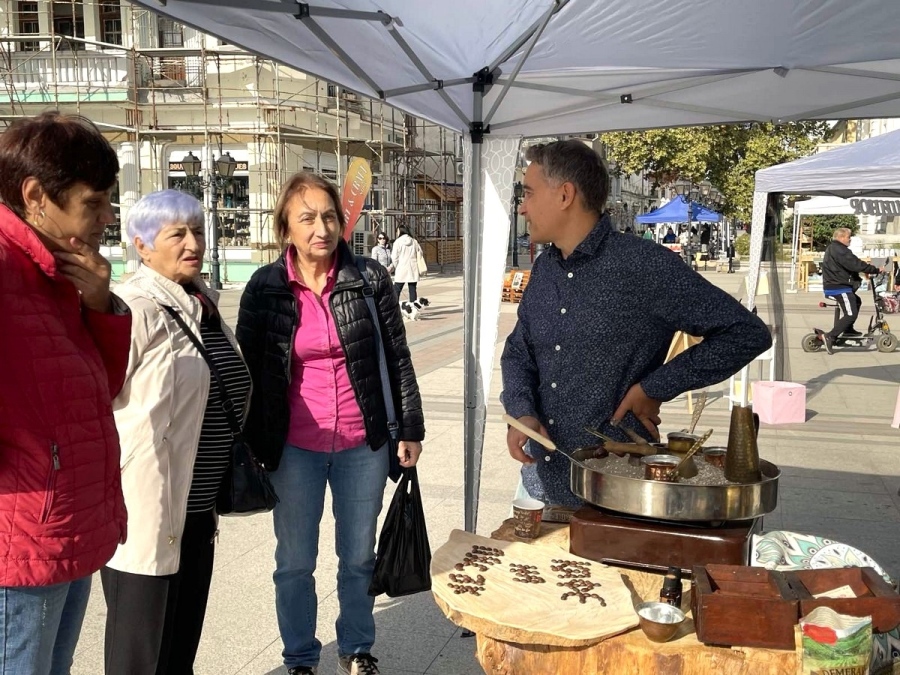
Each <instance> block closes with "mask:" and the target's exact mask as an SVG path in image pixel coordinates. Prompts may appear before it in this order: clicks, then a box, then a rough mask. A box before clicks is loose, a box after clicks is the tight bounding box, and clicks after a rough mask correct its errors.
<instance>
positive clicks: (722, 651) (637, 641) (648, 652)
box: [438, 520, 800, 675]
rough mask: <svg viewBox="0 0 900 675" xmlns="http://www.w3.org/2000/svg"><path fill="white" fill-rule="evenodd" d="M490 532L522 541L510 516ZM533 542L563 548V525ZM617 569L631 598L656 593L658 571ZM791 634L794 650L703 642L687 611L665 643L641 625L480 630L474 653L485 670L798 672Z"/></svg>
mask: <svg viewBox="0 0 900 675" xmlns="http://www.w3.org/2000/svg"><path fill="white" fill-rule="evenodd" d="M491 537H492V538H493V539H499V540H503V541H521V540H519V539H517V538H516V537H515V534H514V533H513V527H512V521H511V520H507V521H505V522H504V523H503V525H502V526H501V527H500V528H499V529H498V530H497V531H496V532H494V533H493V534H492V535H491ZM534 545H536V546H548V547H551V548H556V549H560V550H561V551H566V552H568V550H569V530H568V526H567V525H557V524H551V523H543V524H542V525H541V535H540V537H538V539H536V540H534ZM620 571H621V572H622V573H623V575H624V576H625V577H626V585H628V586H629V588H630V590H631V591H632V599H633V601H634V603H635V604H638V603H640V602H642V601H644V600H658V599H659V589H660V587H661V586H662V576H661V575H658V574H652V573H648V572H635V571H631V570H620ZM438 604H439V605H440V603H438ZM689 607H690V593H688V592H685V593H684V599H683V601H682V609H684V610H685V611H688V610H689ZM451 618H452V617H451ZM795 637H796V638H797V645H798V648H797V649H796V650H795V651H778V650H771V649H749V648H739V649H733V648H727V647H708V646H706V645H703V644H701V643H700V642H698V641H697V637H696V635H695V634H694V624H693V621H692V620H691V618H690V616H689V617H688V620H687V621H685V622H684V625H682V627H681V629H680V631H679V632H678V633H677V634H676V635H675V637H674V638H673V639H672V640H670V641H669V642H666V643H664V644H657V643H654V642H650V640H648V639H647V637H646V636H645V635H644V634H643V632H642V631H641V630H640V629H635V630H632V631H630V632H627V633H624V634H622V635H616V636H615V637H611V638H609V639H606V640H603V641H601V642H597V643H596V644H592V645H588V646H581V647H562V646H551V645H544V644H535V643H529V642H528V641H526V640H516V639H515V636H514V635H512V634H510V635H509V639H507V640H498V639H494V638H490V637H486V636H485V635H483V634H480V633H479V634H477V647H476V657H477V658H478V662H479V663H480V664H481V667H482V668H484V671H485V673H488V675H560V674H568V673H591V674H592V675H593V674H596V675H624V674H630V673H640V674H641V675H648V674H650V675H652V674H659V675H688V674H690V675H796V674H797V673H799V672H800V651H799V633H797V634H796V636H795Z"/></svg>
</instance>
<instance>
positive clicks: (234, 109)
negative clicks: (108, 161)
mask: <svg viewBox="0 0 900 675" xmlns="http://www.w3.org/2000/svg"><path fill="white" fill-rule="evenodd" d="M0 85H2V86H0V131H2V129H3V128H4V127H5V125H6V124H8V123H9V122H10V121H12V120H14V119H16V118H18V117H22V116H31V115H34V114H36V113H38V112H41V111H44V110H48V109H58V110H60V111H63V112H67V113H77V114H80V115H83V116H85V117H87V118H88V119H90V120H91V121H93V122H94V123H95V124H97V125H98V127H99V128H100V129H101V130H102V131H103V133H104V134H105V135H106V136H107V138H108V139H109V140H110V142H111V143H112V144H113V146H114V147H115V148H116V151H117V153H118V156H119V161H120V164H121V172H120V174H119V182H118V186H117V188H116V191H115V195H114V196H115V201H116V203H117V204H118V207H119V215H120V218H119V220H120V222H122V221H123V220H124V218H125V217H126V216H127V213H128V209H129V208H130V207H131V206H132V205H133V204H134V203H135V202H136V201H137V199H139V198H140V196H141V195H143V194H147V193H148V192H152V191H154V190H159V189H164V188H176V189H181V190H186V191H189V192H192V193H194V194H196V195H197V196H198V198H200V199H202V200H203V201H204V202H205V204H206V206H207V208H209V207H211V206H212V203H211V194H212V192H213V191H212V190H211V189H210V185H209V183H210V181H211V180H212V179H214V178H215V176H214V175H211V173H212V172H214V166H215V160H216V159H217V158H218V157H220V156H222V155H223V154H224V153H228V154H230V155H231V157H232V158H233V159H234V160H235V161H236V170H235V172H234V176H233V177H232V178H231V179H229V180H227V181H225V180H219V182H218V185H217V188H219V189H217V190H215V192H216V193H217V199H216V206H217V209H216V211H217V213H218V228H219V229H218V232H219V240H220V250H219V258H220V260H222V270H223V275H224V278H225V279H226V280H228V281H237V282H240V281H245V280H246V279H247V278H249V275H250V274H252V272H253V270H255V269H256V268H257V267H258V266H259V265H260V264H263V263H266V262H269V261H271V260H272V259H274V257H276V256H277V255H278V254H279V253H280V250H281V242H277V241H274V239H273V236H272V227H271V226H272V212H273V209H274V206H275V201H276V199H277V195H278V190H279V188H280V186H281V184H282V183H283V182H284V181H285V179H286V178H287V177H288V176H290V175H291V174H292V173H294V172H296V171H300V170H310V171H316V172H318V173H321V174H323V175H325V176H327V177H329V178H331V179H332V180H333V181H335V182H336V183H337V184H338V185H339V186H340V185H341V183H342V181H343V178H344V174H345V172H346V171H347V167H348V165H349V163H350V162H351V161H352V159H353V158H354V157H363V158H365V159H366V160H368V161H369V163H370V166H371V168H372V174H373V181H372V190H371V192H370V193H369V197H368V199H367V203H366V205H365V208H364V211H363V215H362V216H361V218H360V219H359V221H358V222H357V223H356V227H355V230H354V233H353V238H352V240H351V243H352V244H353V246H354V248H355V249H356V250H357V251H358V252H361V253H363V252H366V251H367V250H368V247H369V246H370V245H371V242H372V240H373V237H372V233H373V232H374V231H375V230H376V229H383V230H385V231H387V232H388V233H389V236H393V232H394V230H395V228H396V226H397V225H400V224H403V225H407V226H408V227H410V228H411V229H412V231H413V232H414V233H415V234H416V236H417V237H418V238H420V239H421V240H424V241H423V244H424V246H423V248H425V251H426V255H428V256H429V258H430V259H431V262H433V263H438V264H449V263H455V262H458V261H459V260H461V251H462V247H461V243H460V239H461V223H460V218H461V215H460V214H461V213H462V210H461V208H460V202H461V199H462V189H461V183H462V174H461V170H460V165H459V162H460V160H461V151H460V147H461V146H460V140H459V137H458V136H457V135H455V134H453V133H452V132H450V131H448V130H446V129H443V128H440V127H437V126H436V125H433V124H429V123H426V122H424V121H422V120H418V119H416V118H413V117H411V116H408V115H405V114H404V113H402V112H400V111H397V110H395V109H393V108H391V107H390V106H387V105H384V104H382V103H380V102H378V101H372V100H368V99H365V98H363V97H360V96H358V95H356V94H354V93H353V92H350V91H345V90H343V89H341V88H339V87H337V86H335V85H332V84H329V83H327V82H325V81H322V80H319V79H317V78H315V77H312V76H309V75H306V74H303V73H300V72H298V71H295V70H292V69H289V68H286V67H284V66H280V65H278V64H276V63H274V62H273V61H271V60H267V59H262V58H259V57H256V56H253V55H250V54H247V53H246V52H244V51H242V50H240V49H238V48H235V47H233V46H230V45H227V44H223V43H222V42H221V41H219V40H218V39H216V38H213V37H211V36H208V35H205V34H203V33H200V32H198V31H196V30H194V29H192V28H189V27H187V26H182V25H180V24H178V23H177V22H174V21H172V20H171V19H168V18H166V17H162V16H159V15H157V14H155V13H154V12H151V11H149V10H147V9H144V8H141V7H137V6H134V5H131V4H129V3H127V2H124V1H121V0H93V1H91V2H86V1H83V0H67V1H65V2H50V1H47V0H27V1H26V0H0ZM188 153H192V154H193V155H194V156H195V157H197V158H199V159H200V160H201V161H202V170H201V176H200V178H201V179H202V180H200V181H198V180H197V179H192V178H191V177H189V176H187V175H186V174H185V172H184V166H183V164H182V159H184V158H185V156H186V155H187V154H188ZM210 227H212V223H211V222H210ZM125 243H126V242H124V238H123V233H122V231H121V227H120V226H118V225H117V226H115V227H111V228H110V229H109V230H108V232H107V237H106V241H105V244H106V246H105V248H104V253H105V254H106V255H107V256H108V257H109V258H110V259H111V260H112V261H113V264H114V270H115V272H116V273H117V274H121V273H123V272H125V271H128V270H129V269H133V267H134V264H135V263H134V260H133V255H132V253H131V252H130V250H129V249H128V248H127V247H126V246H125Z"/></svg>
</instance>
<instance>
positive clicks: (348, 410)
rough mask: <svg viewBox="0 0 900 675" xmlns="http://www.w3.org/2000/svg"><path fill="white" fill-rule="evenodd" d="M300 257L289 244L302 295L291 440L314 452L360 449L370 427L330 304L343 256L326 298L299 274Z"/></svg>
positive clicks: (295, 287)
mask: <svg viewBox="0 0 900 675" xmlns="http://www.w3.org/2000/svg"><path fill="white" fill-rule="evenodd" d="M296 255H297V253H296V251H295V249H294V247H293V246H291V247H290V248H288V252H287V256H286V262H287V273H288V285H289V286H290V287H291V290H292V291H293V292H294V297H296V298H297V311H298V313H299V315H300V322H299V324H298V326H297V333H296V335H295V336H294V345H293V350H292V353H291V383H290V386H289V388H288V403H289V406H290V411H291V422H290V426H289V427H288V437H287V440H288V443H290V444H291V445H293V446H296V447H298V448H303V449H304V450H312V451H314V452H331V451H334V452H338V451H340V450H347V449H348V448H356V447H358V446H360V445H363V444H364V443H365V442H366V426H365V423H364V421H363V416H362V411H361V410H360V409H359V404H358V403H357V402H356V395H355V394H354V393H353V385H352V384H351V383H350V375H349V374H348V373H347V359H346V357H345V356H344V349H343V347H341V341H340V338H338V332H337V326H336V325H335V323H334V317H332V315H331V309H330V307H329V305H328V299H329V298H330V297H331V291H332V290H333V289H334V282H335V277H336V275H337V255H335V263H334V264H333V265H332V266H331V269H330V270H329V271H328V280H327V281H326V282H325V288H324V289H323V290H322V297H321V298H320V297H318V296H316V294H315V293H313V292H312V291H311V290H310V289H309V288H307V287H306V286H305V285H304V283H303V281H302V280H301V279H298V278H297V275H296V273H295V272H294V258H295V256H296Z"/></svg>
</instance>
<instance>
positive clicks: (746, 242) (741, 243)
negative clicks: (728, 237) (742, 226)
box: [734, 233, 750, 258]
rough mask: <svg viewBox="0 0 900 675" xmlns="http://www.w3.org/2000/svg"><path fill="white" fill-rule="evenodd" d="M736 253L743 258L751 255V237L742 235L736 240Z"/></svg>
mask: <svg viewBox="0 0 900 675" xmlns="http://www.w3.org/2000/svg"><path fill="white" fill-rule="evenodd" d="M734 252H735V253H737V254H738V255H739V256H741V257H742V258H746V257H747V256H748V255H750V235H749V234H746V233H745V234H742V235H741V236H739V237H737V238H736V239H735V240H734Z"/></svg>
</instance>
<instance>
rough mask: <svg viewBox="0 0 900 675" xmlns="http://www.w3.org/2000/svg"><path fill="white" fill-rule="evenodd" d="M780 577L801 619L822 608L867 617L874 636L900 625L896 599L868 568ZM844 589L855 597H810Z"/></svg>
mask: <svg viewBox="0 0 900 675" xmlns="http://www.w3.org/2000/svg"><path fill="white" fill-rule="evenodd" d="M783 574H784V578H785V580H786V581H787V583H788V585H789V586H790V587H791V590H793V591H794V594H795V595H796V596H797V599H798V600H799V601H800V616H801V617H803V616H806V615H807V614H809V613H810V612H811V611H813V610H814V609H815V608H816V607H823V606H824V607H830V608H831V609H833V610H834V611H835V612H838V613H839V614H848V615H850V616H871V617H872V630H873V631H875V632H876V633H887V632H888V631H891V630H894V628H896V627H897V626H898V625H900V595H897V592H896V591H894V589H893V588H891V586H890V585H889V584H888V583H887V582H886V581H885V580H884V579H883V578H882V577H881V575H880V574H878V572H876V571H875V570H874V569H872V568H871V567H845V568H839V569H822V570H798V571H796V572H784V573H783ZM844 586H849V587H850V590H851V591H852V592H853V595H854V596H855V597H848V598H815V597H813V596H816V595H819V594H820V593H824V592H826V591H830V590H832V589H837V588H841V587H844Z"/></svg>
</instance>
